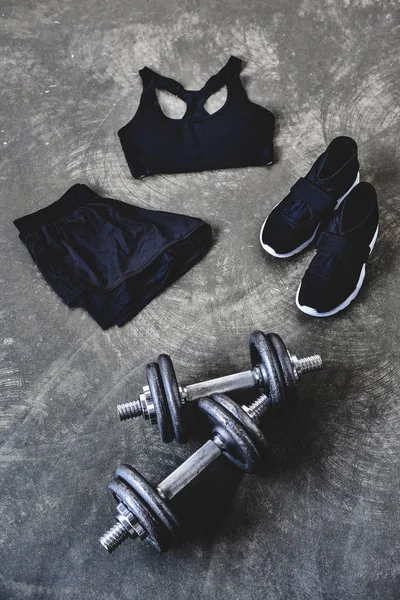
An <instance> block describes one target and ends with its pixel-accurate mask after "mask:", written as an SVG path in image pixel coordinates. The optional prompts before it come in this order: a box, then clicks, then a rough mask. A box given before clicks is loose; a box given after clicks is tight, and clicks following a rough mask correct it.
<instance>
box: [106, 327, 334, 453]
mask: <svg viewBox="0 0 400 600" xmlns="http://www.w3.org/2000/svg"><path fill="white" fill-rule="evenodd" d="M249 346H250V359H251V365H252V368H251V370H249V371H243V372H241V373H234V374H232V375H226V376H225V377H218V378H216V379H210V380H208V381H202V382H200V383H192V384H190V385H186V386H180V385H179V384H178V381H177V378H176V375H175V369H174V366H173V364H172V360H171V357H170V356H168V355H167V354H161V355H160V356H159V358H158V362H157V363H156V362H153V363H150V364H148V365H147V366H146V377H147V383H148V385H147V386H144V387H143V392H142V393H141V394H139V397H138V399H137V400H134V401H132V402H127V403H125V404H120V405H119V406H117V410H118V414H119V418H120V419H121V420H125V419H131V418H133V417H139V416H143V417H144V418H145V419H146V420H149V421H150V423H151V424H155V423H157V426H158V430H159V433H160V436H161V439H162V440H163V442H171V441H172V440H173V439H175V440H176V441H177V442H179V443H183V442H185V441H186V425H187V417H186V416H185V411H183V410H182V409H183V407H184V406H185V404H186V403H187V402H190V401H193V400H196V399H198V398H201V397H204V396H210V395H211V394H214V393H225V392H230V391H241V390H246V389H251V388H254V387H258V388H260V389H264V390H267V391H268V395H269V396H270V398H271V401H272V403H273V404H285V405H286V404H290V403H291V402H292V401H293V400H294V399H295V396H296V392H295V382H296V381H297V380H298V379H299V378H300V377H301V375H303V374H304V373H309V372H310V371H315V370H317V369H320V368H321V365H322V361H321V357H320V356H319V355H318V354H315V355H313V356H307V357H305V358H297V356H293V355H290V354H289V352H288V350H287V348H286V346H285V344H284V343H283V341H282V339H281V338H280V337H279V335H278V334H276V333H268V334H267V335H266V334H264V333H263V332H262V331H254V332H253V333H252V334H251V336H250V341H249Z"/></svg>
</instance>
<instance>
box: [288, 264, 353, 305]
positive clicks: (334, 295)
mask: <svg viewBox="0 0 400 600" xmlns="http://www.w3.org/2000/svg"><path fill="white" fill-rule="evenodd" d="M347 295H348V292H347V290H345V289H344V288H343V287H342V286H341V285H338V283H337V282H333V281H332V280H329V279H326V278H324V277H320V276H319V275H316V274H315V273H308V272H306V274H305V275H304V277H303V279H302V282H301V285H300V289H299V293H298V296H297V302H298V305H299V307H306V308H309V309H311V310H312V311H315V312H316V313H318V314H323V313H329V312H331V311H332V310H334V309H335V308H337V307H338V306H339V305H340V304H341V303H342V302H343V301H344V300H345V299H346V297H347Z"/></svg>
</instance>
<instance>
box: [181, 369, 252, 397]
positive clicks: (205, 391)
mask: <svg viewBox="0 0 400 600" xmlns="http://www.w3.org/2000/svg"><path fill="white" fill-rule="evenodd" d="M259 383H261V374H260V370H259V369H258V367H256V368H254V369H253V370H252V371H241V372H240V373H233V374H232V375H225V376H224V377H216V378H215V379H209V380H207V381H199V382H198V383H191V384H190V385H187V386H186V387H185V388H184V389H183V395H184V397H185V399H186V400H188V401H189V402H190V401H192V400H197V399H198V398H204V397H206V396H207V397H208V396H210V395H211V394H223V393H227V392H233V391H240V390H248V389H251V388H253V387H254V386H255V385H258V384H259Z"/></svg>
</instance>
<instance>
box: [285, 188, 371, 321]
mask: <svg viewBox="0 0 400 600" xmlns="http://www.w3.org/2000/svg"><path fill="white" fill-rule="evenodd" d="M378 223H379V213H378V203H377V199H376V192H375V188H374V187H373V186H372V185H371V184H370V183H366V182H363V183H359V184H358V185H357V186H356V187H355V188H354V189H353V190H352V191H351V193H350V194H349V195H348V196H347V198H346V200H345V201H344V202H343V203H342V204H341V206H340V208H339V209H338V210H336V211H335V213H334V214H333V216H332V218H331V220H330V221H329V222H328V223H327V224H326V226H324V227H323V228H322V229H321V232H320V233H319V234H318V237H317V239H316V242H315V247H316V248H317V254H316V255H315V256H314V258H313V259H312V261H311V263H310V266H309V267H308V269H307V271H306V272H305V274H304V277H303V280H302V282H301V284H300V287H299V289H298V291H297V297H296V304H297V306H298V308H299V309H300V310H302V311H303V312H304V313H306V314H307V315H312V316H313V317H329V316H330V315H334V314H335V313H337V312H339V311H340V310H343V309H344V308H346V306H348V305H349V304H350V302H352V300H354V298H355V297H356V296H357V294H358V292H359V291H360V289H361V286H362V284H363V281H364V277H365V265H366V262H367V260H368V257H369V255H370V254H371V252H372V249H373V247H374V245H375V242H376V238H377V237H378Z"/></svg>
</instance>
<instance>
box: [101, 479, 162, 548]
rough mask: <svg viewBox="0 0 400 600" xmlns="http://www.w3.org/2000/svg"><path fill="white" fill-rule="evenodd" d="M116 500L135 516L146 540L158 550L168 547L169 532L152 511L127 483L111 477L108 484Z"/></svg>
mask: <svg viewBox="0 0 400 600" xmlns="http://www.w3.org/2000/svg"><path fill="white" fill-rule="evenodd" d="M108 489H109V490H111V492H112V493H113V495H114V497H115V499H116V500H117V502H122V503H123V504H124V505H125V506H126V508H127V509H128V510H129V511H130V512H131V513H132V514H133V515H134V517H136V519H137V520H138V522H139V523H140V524H141V526H142V527H143V528H144V529H145V530H146V532H147V534H148V535H147V538H146V539H147V540H148V541H149V542H150V543H151V544H152V545H153V546H154V548H156V550H159V551H160V552H162V551H164V550H168V548H169V545H170V544H169V533H168V531H167V530H166V529H165V528H163V527H162V525H161V524H160V522H159V521H158V520H157V519H156V517H155V516H154V514H153V513H152V511H151V510H150V509H149V508H148V507H147V506H146V504H145V503H144V502H143V500H142V499H141V498H140V496H138V494H136V492H135V491H134V490H132V489H131V488H130V486H129V485H127V484H126V483H124V482H123V481H121V480H120V479H113V480H112V481H110V483H109V484H108Z"/></svg>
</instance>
